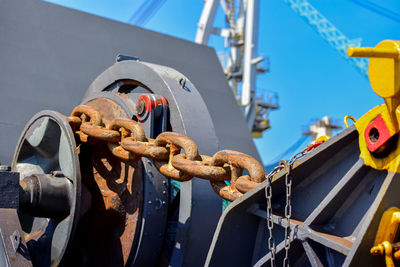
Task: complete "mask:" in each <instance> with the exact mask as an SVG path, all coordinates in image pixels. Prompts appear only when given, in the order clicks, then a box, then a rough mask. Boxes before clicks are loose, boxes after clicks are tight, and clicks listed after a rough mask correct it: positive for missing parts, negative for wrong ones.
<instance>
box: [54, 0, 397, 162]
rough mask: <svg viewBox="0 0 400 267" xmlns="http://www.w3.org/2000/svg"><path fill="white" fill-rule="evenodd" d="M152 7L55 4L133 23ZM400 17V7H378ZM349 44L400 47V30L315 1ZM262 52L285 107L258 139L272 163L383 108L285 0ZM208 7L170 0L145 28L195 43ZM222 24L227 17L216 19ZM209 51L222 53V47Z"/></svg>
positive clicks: (267, 13) (262, 34)
mask: <svg viewBox="0 0 400 267" xmlns="http://www.w3.org/2000/svg"><path fill="white" fill-rule="evenodd" d="M143 1H145V0H114V1H109V0H103V1H101V0H79V1H78V0H51V1H50V2H53V3H56V4H60V5H64V6H67V7H71V8H75V9H78V10H82V11H85V12H88V13H92V14H96V15H99V16H103V17H107V18H110V19H114V20H117V21H121V22H127V21H128V20H129V18H130V17H131V16H132V14H133V13H134V12H135V11H136V10H137V8H138V7H139V6H140V5H141V4H142V2H143ZM371 1H373V2H374V3H376V4H379V5H380V6H383V7H385V8H387V9H390V10H392V11H394V12H396V13H400V1H399V0H381V1H378V0H371ZM309 2H310V3H311V4H312V5H313V6H314V7H316V8H317V9H318V10H319V11H320V12H321V13H322V14H323V15H324V16H325V17H326V18H327V19H328V20H330V21H331V22H332V23H333V24H334V25H335V26H336V27H337V28H339V29H340V30H341V31H342V32H343V33H344V34H345V35H346V36H347V37H349V38H350V39H354V38H358V37H361V38H362V39H363V42H362V44H363V46H375V45H376V44H377V43H378V42H380V41H381V40H385V39H393V40H400V23H398V22H395V21H392V20H390V19H388V18H385V17H383V16H380V15H378V14H376V13H373V12H371V11H369V10H367V9H364V8H362V7H360V6H358V5H356V4H354V3H352V2H351V1H349V0H309ZM260 5H261V6H260V26H259V53H260V54H262V55H267V56H268V57H269V59H270V63H271V66H270V68H271V71H270V72H269V73H267V74H265V75H262V76H260V77H259V79H258V81H257V83H258V86H259V87H260V88H265V89H267V90H271V91H276V92H277V93H278V94H279V103H280V106H281V108H280V109H279V110H277V111H273V112H272V113H271V115H270V119H271V125H272V128H271V129H270V130H268V131H267V132H265V133H264V137H263V138H262V139H257V140H255V142H256V145H257V147H258V149H259V151H260V154H261V156H262V159H263V161H264V162H265V163H268V161H269V160H270V159H272V158H274V157H275V156H276V155H277V154H279V153H280V152H282V151H283V150H285V149H286V148H287V147H289V146H290V145H292V144H293V143H294V142H296V141H297V140H298V139H299V138H300V135H301V130H302V127H303V126H305V125H308V124H309V123H310V121H311V120H312V119H316V118H321V117H322V116H324V115H329V116H331V117H333V118H335V119H338V120H339V121H340V122H342V118H343V117H344V116H345V115H352V116H354V117H356V118H359V117H360V116H362V115H363V114H364V113H365V112H367V111H368V110H369V109H371V108H373V107H374V106H376V105H378V104H381V103H383V100H382V99H380V98H379V97H378V96H377V95H375V93H374V92H373V91H372V89H371V87H370V84H369V82H368V80H367V79H365V78H364V77H362V76H361V75H360V74H359V73H358V72H357V71H356V70H355V69H354V68H353V67H352V66H351V65H350V64H349V63H348V62H347V61H346V60H345V59H344V58H342V57H341V56H340V55H339V53H338V52H337V51H335V50H334V49H333V48H331V46H330V45H329V44H328V43H327V42H326V41H325V40H323V39H322V38H321V37H320V36H319V35H318V34H317V33H316V32H315V31H314V29H312V28H311V27H310V26H309V25H307V24H306V23H305V22H304V21H303V19H302V18H300V17H299V16H298V15H297V14H296V13H295V12H294V11H292V10H291V8H290V7H289V6H288V5H287V4H286V3H285V2H284V1H283V0H261V1H260ZM202 7H203V1H202V0H186V1H184V0H167V2H166V3H165V4H164V5H163V6H162V7H161V9H160V10H159V11H158V12H157V13H156V14H155V15H154V17H153V18H152V19H151V20H150V21H149V22H148V23H147V24H146V25H145V28H147V29H150V30H154V31H158V32H162V33H166V34H169V35H173V36H176V37H179V38H183V39H186V40H191V41H192V40H194V37H195V33H196V27H197V23H198V20H199V17H200V14H201V11H202ZM217 17H218V19H219V23H217V24H216V25H218V24H219V25H223V23H224V22H223V17H222V14H221V12H219V14H218V15H217ZM210 45H213V46H215V47H217V48H219V49H220V48H221V45H222V40H218V39H216V38H213V39H212V40H211V43H210Z"/></svg>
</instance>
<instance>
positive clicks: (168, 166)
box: [154, 132, 200, 181]
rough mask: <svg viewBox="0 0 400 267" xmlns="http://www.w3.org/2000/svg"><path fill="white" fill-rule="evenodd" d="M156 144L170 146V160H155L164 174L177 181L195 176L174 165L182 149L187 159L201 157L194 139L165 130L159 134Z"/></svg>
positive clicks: (157, 166) (155, 163)
mask: <svg viewBox="0 0 400 267" xmlns="http://www.w3.org/2000/svg"><path fill="white" fill-rule="evenodd" d="M155 145H156V146H165V147H169V158H168V162H165V161H164V162H163V161H159V160H155V161H154V165H155V166H156V168H157V169H158V171H159V172H160V173H161V174H162V175H164V176H165V177H168V178H171V179H174V180H177V181H188V180H190V179H192V178H193V176H191V175H189V174H187V173H184V172H182V171H180V170H178V169H175V168H174V166H173V165H172V159H173V157H174V156H176V155H178V154H179V153H180V151H181V149H183V150H184V151H185V155H186V158H187V159H189V160H196V159H200V155H199V151H198V149H197V146H196V144H195V143H194V142H193V140H192V139H190V138H189V137H186V136H184V135H182V134H180V133H175V132H164V133H161V134H159V135H158V136H157V138H156V141H155Z"/></svg>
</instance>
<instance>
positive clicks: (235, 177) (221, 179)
mask: <svg viewBox="0 0 400 267" xmlns="http://www.w3.org/2000/svg"><path fill="white" fill-rule="evenodd" d="M67 119H68V121H69V123H70V125H71V128H72V130H73V131H74V133H75V134H76V135H77V137H79V140H80V142H81V143H89V144H96V142H106V143H107V146H108V148H109V149H110V151H111V153H112V154H113V155H114V156H116V157H118V158H120V159H121V160H122V161H130V162H134V161H138V160H140V158H141V157H146V158H149V159H153V161H154V165H155V166H156V168H157V169H158V171H159V172H160V173H161V174H163V175H164V176H165V177H167V178H170V179H173V180H176V181H181V182H183V181H188V180H190V179H192V178H193V177H197V178H201V179H205V180H208V181H210V184H211V187H212V188H213V190H214V191H215V192H216V193H217V194H218V195H219V196H221V197H222V198H223V199H226V200H228V201H234V200H235V199H237V198H239V197H241V196H242V195H243V194H244V193H246V192H248V191H250V190H251V189H253V188H255V187H256V186H257V185H258V184H260V183H261V182H263V181H264V180H265V173H264V168H263V166H262V165H261V163H259V162H258V161H257V160H256V159H254V158H253V157H251V156H249V155H246V154H244V153H240V152H237V151H233V150H222V151H219V152H217V153H215V154H214V155H213V156H212V157H211V156H206V155H200V154H199V151H198V148H197V146H196V144H195V142H194V141H193V140H191V139H190V138H188V137H187V136H184V135H183V134H180V133H176V132H163V133H161V134H159V135H158V136H157V137H156V138H155V139H151V138H147V137H146V135H145V132H144V129H143V127H142V126H141V125H140V123H139V122H137V121H135V120H131V119H128V118H120V119H116V120H113V121H111V122H109V123H108V124H107V125H106V124H105V122H104V120H103V119H102V115H101V113H100V112H99V111H98V110H96V109H95V108H93V107H90V106H87V105H80V106H78V107H76V108H75V109H74V110H73V111H72V113H71V115H70V116H69V117H68V118H67ZM181 150H183V151H184V152H183V153H181ZM244 170H246V171H247V172H248V175H243V171H244ZM227 180H230V185H228V184H226V183H225V181H227Z"/></svg>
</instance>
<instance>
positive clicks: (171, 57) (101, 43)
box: [0, 0, 259, 164]
mask: <svg viewBox="0 0 400 267" xmlns="http://www.w3.org/2000/svg"><path fill="white" fill-rule="evenodd" d="M0 25H1V27H0V36H1V38H0V62H1V65H2V67H1V72H0V90H1V98H0V129H1V131H0V147H1V151H0V163H3V164H10V162H11V157H12V154H13V152H14V149H15V146H16V144H17V138H18V136H19V135H20V133H21V131H22V129H23V127H24V125H25V123H26V122H27V121H28V120H29V119H30V118H31V117H32V116H33V114H35V113H37V112H39V111H41V110H44V109H50V110H56V111H59V112H61V113H63V114H69V113H70V112H71V111H72V109H73V107H74V106H76V105H78V104H79V103H80V100H81V99H82V96H83V95H84V93H85V91H86V89H87V88H88V86H89V85H90V84H91V82H92V81H93V80H94V79H95V78H96V77H97V76H98V75H99V74H100V73H101V72H103V71H104V70H105V69H106V68H108V67H109V66H110V65H111V64H113V63H114V61H115V57H116V56H117V54H124V55H130V56H136V57H139V58H140V59H141V60H142V61H146V62H153V63H156V64H159V65H165V66H169V67H172V68H174V69H176V70H178V71H180V72H181V73H183V74H184V75H186V76H187V77H188V78H189V79H190V81H191V82H192V83H193V84H194V85H195V86H196V88H197V89H198V91H199V93H200V95H201V96H202V98H203V99H204V102H205V103H206V105H207V109H208V111H209V113H210V115H211V118H212V121H213V124H214V128H215V133H216V135H217V138H218V146H219V147H218V148H219V149H234V150H238V151H241V152H244V153H247V154H250V155H252V156H254V157H256V158H257V159H259V155H258V153H257V150H256V148H255V146H254V143H253V141H252V139H251V136H250V133H249V131H248V129H247V127H246V123H245V121H244V119H243V116H242V114H241V111H240V109H239V108H238V106H237V103H236V100H235V98H234V96H233V93H232V91H231V89H230V87H229V85H228V83H227V80H226V78H225V75H224V73H223V71H222V68H221V66H220V63H219V61H218V58H217V56H216V54H215V51H214V50H213V49H212V48H210V47H207V46H202V45H198V44H195V43H192V42H189V41H185V40H182V39H178V38H174V37H171V36H168V35H164V34H160V33H157V32H153V31H149V30H145V29H142V28H139V27H135V26H131V25H128V24H124V23H120V22H116V21H112V20H109V19H105V18H101V17H98V16H94V15H90V14H87V13H83V12H79V11H76V10H72V9H68V8H65V7H61V6H57V5H53V4H50V3H46V2H43V1H36V0H18V1H13V0H1V1H0ZM200 149H201V148H200Z"/></svg>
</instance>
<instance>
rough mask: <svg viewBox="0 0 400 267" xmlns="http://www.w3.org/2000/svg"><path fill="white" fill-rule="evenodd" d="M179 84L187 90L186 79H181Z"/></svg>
mask: <svg viewBox="0 0 400 267" xmlns="http://www.w3.org/2000/svg"><path fill="white" fill-rule="evenodd" d="M179 84H180V85H181V86H182V88H183V89H185V87H186V79H185V78H181V79H180V80H179Z"/></svg>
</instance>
